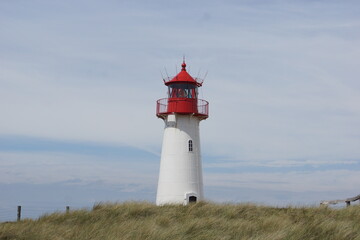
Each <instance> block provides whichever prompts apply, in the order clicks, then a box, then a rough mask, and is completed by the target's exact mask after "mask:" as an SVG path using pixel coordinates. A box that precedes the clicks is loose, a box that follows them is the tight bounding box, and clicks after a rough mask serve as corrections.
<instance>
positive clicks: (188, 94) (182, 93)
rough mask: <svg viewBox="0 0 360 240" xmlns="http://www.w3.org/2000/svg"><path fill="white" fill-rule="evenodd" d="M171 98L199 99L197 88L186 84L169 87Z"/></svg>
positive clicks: (174, 84) (175, 84)
mask: <svg viewBox="0 0 360 240" xmlns="http://www.w3.org/2000/svg"><path fill="white" fill-rule="evenodd" d="M169 98H197V86H195V85H193V84H186V83H173V84H171V85H170V86H169Z"/></svg>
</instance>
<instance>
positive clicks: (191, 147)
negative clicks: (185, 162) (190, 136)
mask: <svg viewBox="0 0 360 240" xmlns="http://www.w3.org/2000/svg"><path fill="white" fill-rule="evenodd" d="M192 151H193V142H192V140H189V152H192Z"/></svg>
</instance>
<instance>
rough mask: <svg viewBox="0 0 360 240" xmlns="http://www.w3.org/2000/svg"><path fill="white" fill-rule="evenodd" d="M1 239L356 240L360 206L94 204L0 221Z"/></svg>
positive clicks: (358, 228)
mask: <svg viewBox="0 0 360 240" xmlns="http://www.w3.org/2000/svg"><path fill="white" fill-rule="evenodd" d="M0 239H1V240H5V239H24V240H25V239H26V240H35V239H36V240H42V239H43V240H45V239H46V240H49V239H51V240H60V239H73V240H82V239H83V240H89V239H102V240H106V239H114V240H115V239H154V240H161V239H167V240H168V239H174V240H176V239H206V240H208V239H223V240H225V239H247V240H248V239H271V240H276V239H301V240H305V239H306V240H310V239H314V240H315V239H316V240H319V239H326V240H330V239H334V240H342V239H344V240H345V239H346V240H350V239H359V240H360V206H352V207H348V208H344V209H330V208H320V207H312V208H309V207H304V208H294V207H286V208H274V207H264V206H256V205H249V204H213V203H202V202H201V203H197V204H193V205H190V206H163V207H157V206H155V205H153V204H150V203H136V202H127V203H120V204H97V205H95V206H94V207H93V209H92V210H76V211H72V212H70V213H68V214H66V213H53V214H49V215H46V216H42V217H40V218H39V219H37V220H22V221H20V222H10V223H1V224H0Z"/></svg>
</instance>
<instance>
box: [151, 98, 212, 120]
mask: <svg viewBox="0 0 360 240" xmlns="http://www.w3.org/2000/svg"><path fill="white" fill-rule="evenodd" d="M174 100H176V99H174ZM178 100H179V101H189V102H191V101H194V99H192V98H179V99H178ZM168 106H169V98H162V99H159V100H157V101H156V115H157V116H158V117H163V116H164V115H168V114H171V113H174V112H177V109H171V111H169V107H168ZM180 113H182V114H191V113H193V114H194V115H198V116H201V117H203V118H207V117H208V116H209V103H208V101H205V100H203V99H197V105H196V106H195V109H192V111H189V112H183V111H180Z"/></svg>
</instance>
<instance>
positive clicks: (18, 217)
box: [17, 206, 21, 221]
mask: <svg viewBox="0 0 360 240" xmlns="http://www.w3.org/2000/svg"><path fill="white" fill-rule="evenodd" d="M20 220H21V206H18V207H17V221H20Z"/></svg>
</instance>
